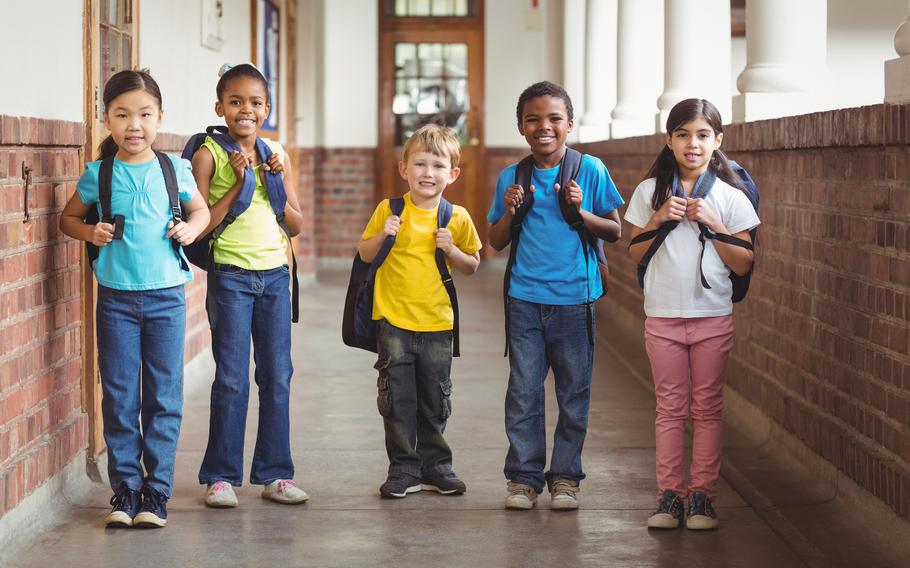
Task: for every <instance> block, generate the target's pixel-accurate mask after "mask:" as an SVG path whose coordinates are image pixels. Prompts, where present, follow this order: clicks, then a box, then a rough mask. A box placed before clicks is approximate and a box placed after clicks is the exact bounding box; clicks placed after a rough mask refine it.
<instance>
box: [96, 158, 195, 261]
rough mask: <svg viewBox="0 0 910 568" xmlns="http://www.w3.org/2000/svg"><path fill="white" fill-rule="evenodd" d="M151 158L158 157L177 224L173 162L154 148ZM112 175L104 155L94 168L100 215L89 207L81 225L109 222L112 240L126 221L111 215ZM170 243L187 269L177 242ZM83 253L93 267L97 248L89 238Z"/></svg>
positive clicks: (180, 213)
mask: <svg viewBox="0 0 910 568" xmlns="http://www.w3.org/2000/svg"><path fill="white" fill-rule="evenodd" d="M155 157H156V158H158V164H159V165H160V166H161V173H162V175H164V186H165V187H166V188H167V197H168V201H169V202H170V206H171V218H172V219H173V221H174V223H175V224H176V223H179V222H180V221H181V220H182V219H183V209H182V208H181V206H180V196H179V191H180V189H179V187H178V185H177V172H176V170H174V163H173V162H171V159H170V158H168V157H167V154H165V153H163V152H159V151H157V150H155ZM113 176H114V156H108V157H107V158H104V159H103V160H101V166H100V167H99V168H98V205H99V206H100V207H101V214H100V215H99V214H98V207H89V210H88V213H86V215H85V219H84V221H85V224H87V225H95V224H97V223H98V222H99V221H102V222H104V223H110V224H111V225H113V226H114V240H120V239H122V238H123V227H124V225H125V224H126V220H125V219H124V217H123V215H119V214H113V212H112V211H111V180H112V179H113ZM171 246H172V247H173V248H174V253H175V254H176V255H177V258H179V259H180V267H181V268H182V269H183V270H189V269H190V267H189V265H187V263H186V260H184V259H183V255H181V254H180V249H181V246H180V241H178V240H177V239H171ZM85 249H86V253H87V254H88V259H89V265H90V266H92V267H93V268H94V264H95V261H96V260H98V255H99V254H100V252H101V250H100V249H99V247H97V246H95V245H94V244H92V243H91V242H90V241H86V243H85Z"/></svg>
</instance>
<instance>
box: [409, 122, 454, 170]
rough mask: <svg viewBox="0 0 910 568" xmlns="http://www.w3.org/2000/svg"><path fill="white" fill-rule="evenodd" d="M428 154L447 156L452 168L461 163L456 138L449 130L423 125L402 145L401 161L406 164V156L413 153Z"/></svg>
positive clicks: (432, 125) (444, 127)
mask: <svg viewBox="0 0 910 568" xmlns="http://www.w3.org/2000/svg"><path fill="white" fill-rule="evenodd" d="M421 151H423V152H429V153H430V154H433V155H434V156H448V157H449V159H450V160H451V161H452V167H453V168H457V167H458V163H459V162H460V161H461V145H460V144H459V143H458V136H457V135H456V134H455V131H453V130H452V129H451V128H448V127H446V126H441V125H439V124H433V123H430V124H424V125H423V126H421V127H420V128H418V129H417V132H415V133H414V134H412V135H411V137H410V138H408V141H407V142H405V143H404V155H403V156H402V157H401V161H403V162H404V163H408V156H410V155H411V154H413V153H415V152H421Z"/></svg>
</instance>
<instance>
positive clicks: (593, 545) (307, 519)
mask: <svg viewBox="0 0 910 568" xmlns="http://www.w3.org/2000/svg"><path fill="white" fill-rule="evenodd" d="M346 278H347V275H346V274H342V273H330V274H328V275H323V274H321V275H320V279H319V281H318V284H317V285H315V286H313V287H310V288H306V289H304V290H303V299H302V305H303V314H302V317H301V322H302V323H301V324H299V325H297V326H295V330H294V334H295V335H294V345H295V350H294V365H295V369H296V373H295V382H294V383H293V387H292V397H293V401H292V440H291V442H292V448H293V451H294V458H295V461H296V465H297V478H296V479H297V481H298V483H299V484H300V485H301V486H302V487H303V488H305V489H306V491H307V492H308V493H309V494H310V496H311V498H310V501H309V502H308V503H307V504H305V505H302V506H284V505H279V504H275V503H271V502H267V501H264V500H263V499H261V498H260V497H259V491H258V489H259V488H258V487H253V486H250V485H244V486H243V487H241V488H239V490H238V492H237V493H238V497H239V499H240V506H239V507H238V508H236V509H227V510H212V509H207V508H206V507H205V506H204V505H203V503H202V496H203V488H202V487H201V486H199V485H198V484H197V482H196V472H197V470H198V467H199V463H200V460H201V459H202V453H203V451H204V449H205V444H206V440H207V433H208V400H209V396H208V385H209V380H208V379H206V380H205V381H204V384H201V383H202V382H201V381H200V382H197V384H198V385H199V386H197V387H196V388H192V389H190V390H189V392H188V396H187V400H186V404H185V408H184V415H185V418H184V423H183V430H182V434H181V440H180V446H179V452H178V456H177V476H176V477H177V479H176V492H175V495H174V497H173V499H172V500H171V501H170V503H169V520H168V526H167V527H166V528H165V529H161V530H139V529H119V530H114V529H104V528H103V527H102V525H101V520H102V518H103V516H104V515H105V514H106V512H107V511H108V507H107V500H108V498H109V490H108V489H107V487H104V486H101V485H99V486H98V489H97V491H95V492H94V493H93V498H92V499H90V500H86V501H85V502H80V503H75V504H74V506H73V507H72V510H71V512H70V513H69V514H68V515H67V516H66V518H64V519H62V521H63V524H62V525H61V526H60V527H59V528H58V529H56V530H54V531H52V532H49V533H47V534H45V535H42V536H41V537H40V538H39V539H37V540H36V542H35V544H33V545H32V546H31V547H30V548H28V549H27V550H25V551H24V552H23V553H22V554H20V555H19V556H18V557H17V558H15V559H14V561H13V562H12V563H11V564H10V565H9V566H8V568H13V567H39V566H40V567H52V566H58V567H64V566H65V567H66V568H77V567H82V566H86V567H92V568H101V567H106V566H112V567H113V566H118V567H120V566H128V567H130V568H142V567H145V566H155V567H183V566H187V567H193V568H208V567H226V568H227V567H235V566H237V567H241V566H258V567H270V566H276V567H297V566H314V567H323V566H326V567H328V566H339V567H341V566H343V567H349V566H350V567H368V566H396V565H412V566H453V567H455V566H470V567H473V568H485V567H519V566H556V567H566V568H571V567H581V566H598V567H607V566H611V567H612V566H617V567H626V566H636V567H637V566H687V567H698V566H717V567H727V568H732V567H751V566H755V567H759V566H760V567H765V566H774V567H776V568H786V567H791V566H803V563H802V562H801V561H800V560H799V558H798V557H797V556H796V555H795V554H794V553H793V552H792V551H791V550H790V549H789V548H788V547H787V545H786V544H785V543H784V542H783V541H781V540H780V539H779V538H778V537H777V536H776V535H775V534H774V532H773V531H772V530H771V529H770V528H769V527H768V525H767V524H766V523H765V522H764V521H763V520H762V519H761V518H760V517H759V516H758V515H757V514H756V513H755V512H754V511H753V510H752V509H751V508H749V507H748V506H747V505H746V504H745V502H744V501H743V500H742V498H741V497H740V496H739V495H738V494H736V493H735V492H734V491H733V490H732V489H731V488H730V486H729V485H727V484H726V483H724V482H722V483H721V487H720V495H719V498H718V514H719V518H720V521H721V528H720V529H719V530H718V531H716V532H708V533H695V532H687V531H686V530H685V529H680V530H676V531H671V532H649V531H648V530H647V529H646V528H645V526H644V523H645V520H646V518H647V517H648V515H649V513H650V512H651V510H652V509H653V506H654V500H653V495H654V485H653V483H654V482H653V477H654V434H653V413H654V409H653V408H654V404H653V400H652V397H651V395H650V394H649V393H648V392H647V391H646V390H644V389H643V388H642V387H641V386H640V384H639V383H638V382H636V381H635V380H634V379H633V378H631V377H629V376H627V375H626V374H625V371H624V370H623V367H622V366H621V365H617V364H614V363H613V362H611V361H610V359H609V355H608V354H607V353H606V351H605V350H604V349H599V350H598V355H597V361H596V363H595V378H594V385H593V389H592V390H593V400H592V404H591V419H590V429H589V432H588V437H587V442H586V444H585V453H584V467H585V471H586V473H587V476H588V477H587V479H586V480H585V481H584V482H583V484H582V492H581V494H580V499H581V509H580V510H579V511H577V512H554V511H551V510H550V509H549V498H548V497H547V495H546V494H544V495H542V496H541V499H540V502H539V503H538V507H537V508H536V509H534V510H531V511H527V512H523V511H519V512H516V511H505V510H503V509H502V501H503V498H504V493H505V481H504V479H503V477H502V462H503V459H504V457H505V453H506V448H507V441H506V436H505V433H504V430H503V397H504V392H505V387H506V381H507V378H508V362H507V360H506V359H505V358H503V357H502V347H503V332H502V316H501V313H502V308H501V270H500V269H499V268H497V267H496V266H487V267H482V268H481V270H480V271H479V272H478V274H477V275H476V276H474V277H471V278H460V279H458V287H459V299H460V303H461V306H462V308H461V309H462V312H461V313H462V353H463V354H464V355H463V357H462V358H460V359H456V361H455V364H454V368H453V373H452V376H453V382H454V385H455V386H454V392H453V404H454V414H453V416H452V418H451V420H450V421H449V425H448V429H447V432H446V433H447V439H448V441H449V443H450V444H451V446H452V447H453V449H454V452H455V469H456V471H457V472H458V474H459V475H460V477H461V478H462V479H463V480H464V481H465V482H466V483H467V485H468V492H467V494H466V495H464V496H460V497H443V496H439V495H436V494H435V493H434V494H431V493H427V492H423V493H419V494H413V495H410V496H408V497H407V498H406V499H402V500H394V501H389V500H381V499H380V498H379V495H378V488H379V485H380V483H381V482H382V481H383V480H384V478H385V473H386V467H387V461H386V455H385V449H384V445H383V433H382V422H381V419H380V417H379V415H378V413H377V411H376V402H375V400H376V386H375V385H376V374H375V371H374V370H373V368H372V365H373V362H374V359H373V356H372V355H371V354H369V353H367V352H364V351H358V350H354V349H350V348H347V347H345V346H344V345H343V344H342V343H341V333H340V314H341V309H342V304H343V297H344V286H345V284H346ZM604 301H609V300H604ZM551 383H552V381H550V382H549V383H548V407H547V410H548V413H547V421H548V423H549V427H548V432H552V429H553V425H554V424H555V422H556V406H555V401H554V397H553V394H552V384H551ZM255 392H256V389H255V385H254V386H253V387H252V388H251V393H252V394H253V396H254V397H255ZM256 407H257V404H256V403H255V402H254V403H253V404H251V405H250V415H249V418H248V428H247V438H246V446H247V449H246V456H245V457H246V463H247V464H249V461H250V458H251V454H252V445H253V443H254V441H255V425H256ZM247 467H248V465H247Z"/></svg>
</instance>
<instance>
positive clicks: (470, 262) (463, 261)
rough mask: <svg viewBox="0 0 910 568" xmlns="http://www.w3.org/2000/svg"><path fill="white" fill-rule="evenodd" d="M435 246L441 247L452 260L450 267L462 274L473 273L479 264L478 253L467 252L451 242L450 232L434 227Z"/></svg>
mask: <svg viewBox="0 0 910 568" xmlns="http://www.w3.org/2000/svg"><path fill="white" fill-rule="evenodd" d="M435 233H436V248H438V249H441V250H442V252H444V253H445V254H446V256H447V257H448V258H449V260H450V261H451V262H452V268H454V269H455V270H457V271H458V272H461V273H462V274H468V275H470V274H474V273H475V272H476V271H477V267H478V266H480V253H479V252H475V253H474V254H468V253H466V252H464V251H463V250H461V249H460V248H458V246H456V245H455V243H453V242H452V232H451V231H450V230H448V229H436V231H435Z"/></svg>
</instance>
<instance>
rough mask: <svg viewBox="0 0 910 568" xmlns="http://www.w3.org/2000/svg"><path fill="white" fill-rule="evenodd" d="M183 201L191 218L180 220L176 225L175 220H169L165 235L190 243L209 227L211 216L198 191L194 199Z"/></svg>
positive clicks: (184, 243) (186, 243)
mask: <svg viewBox="0 0 910 568" xmlns="http://www.w3.org/2000/svg"><path fill="white" fill-rule="evenodd" d="M182 203H184V209H186V212H187V213H188V214H189V218H190V220H189V221H180V222H179V223H177V224H176V225H174V221H173V220H171V221H169V222H168V224H167V228H168V232H167V235H165V236H167V238H169V239H171V238H173V239H177V240H178V241H180V244H182V245H188V244H191V243H193V242H194V241H195V240H196V239H197V238H198V237H199V235H200V234H201V233H202V231H203V230H204V229H205V228H206V227H208V225H209V219H210V218H211V216H210V215H209V208H208V207H206V205H205V200H204V199H203V198H202V194H201V193H199V192H198V191H197V192H196V193H195V194H194V195H193V197H192V199H190V200H189V201H183V202H182Z"/></svg>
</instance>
